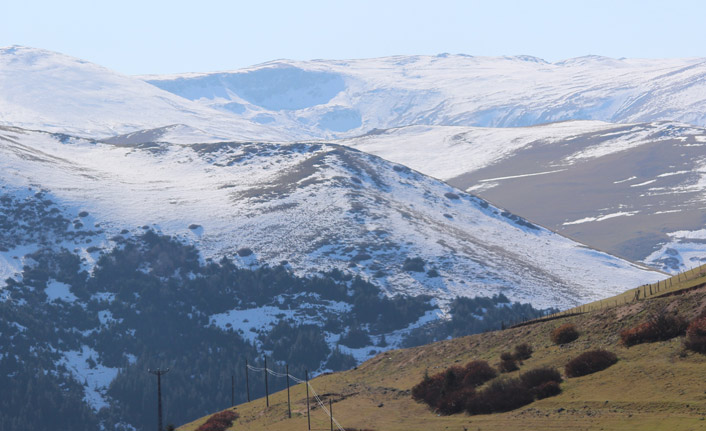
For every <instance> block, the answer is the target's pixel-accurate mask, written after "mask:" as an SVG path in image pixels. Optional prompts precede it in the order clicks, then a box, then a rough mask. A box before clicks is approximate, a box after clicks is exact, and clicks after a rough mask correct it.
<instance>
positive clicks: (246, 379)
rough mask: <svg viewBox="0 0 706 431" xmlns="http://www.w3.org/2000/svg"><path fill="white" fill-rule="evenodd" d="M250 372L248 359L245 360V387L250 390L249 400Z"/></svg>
mask: <svg viewBox="0 0 706 431" xmlns="http://www.w3.org/2000/svg"><path fill="white" fill-rule="evenodd" d="M249 375H250V373H248V360H247V359H246V360H245V389H246V391H247V392H248V402H250V376H249Z"/></svg>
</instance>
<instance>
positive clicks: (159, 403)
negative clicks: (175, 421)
mask: <svg viewBox="0 0 706 431" xmlns="http://www.w3.org/2000/svg"><path fill="white" fill-rule="evenodd" d="M147 372H148V373H150V374H154V375H155V376H157V424H158V425H157V431H162V376H163V375H165V374H167V373H168V372H169V368H167V369H166V370H160V369H159V368H157V369H156V370H149V369H148V370H147Z"/></svg>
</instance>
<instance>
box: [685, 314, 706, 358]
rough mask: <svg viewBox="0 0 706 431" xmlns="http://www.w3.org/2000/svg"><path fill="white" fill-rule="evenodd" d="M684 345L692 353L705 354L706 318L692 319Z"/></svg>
mask: <svg viewBox="0 0 706 431" xmlns="http://www.w3.org/2000/svg"><path fill="white" fill-rule="evenodd" d="M702 314H704V313H702ZM684 345H685V346H686V348H687V349H689V350H692V351H694V352H698V353H706V317H699V318H697V319H694V320H693V321H692V322H691V324H689V327H688V328H687V330H686V341H685V342H684Z"/></svg>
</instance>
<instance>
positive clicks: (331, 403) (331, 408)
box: [328, 398, 333, 431]
mask: <svg viewBox="0 0 706 431" xmlns="http://www.w3.org/2000/svg"><path fill="white" fill-rule="evenodd" d="M328 412H329V413H330V414H331V431H333V402H332V401H331V398H329V399H328Z"/></svg>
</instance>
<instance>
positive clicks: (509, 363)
mask: <svg viewBox="0 0 706 431" xmlns="http://www.w3.org/2000/svg"><path fill="white" fill-rule="evenodd" d="M519 369H520V367H519V366H518V365H517V361H516V360H515V358H510V359H501V360H500V363H499V364H498V370H499V371H500V372H501V373H510V372H512V371H516V370H519Z"/></svg>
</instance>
